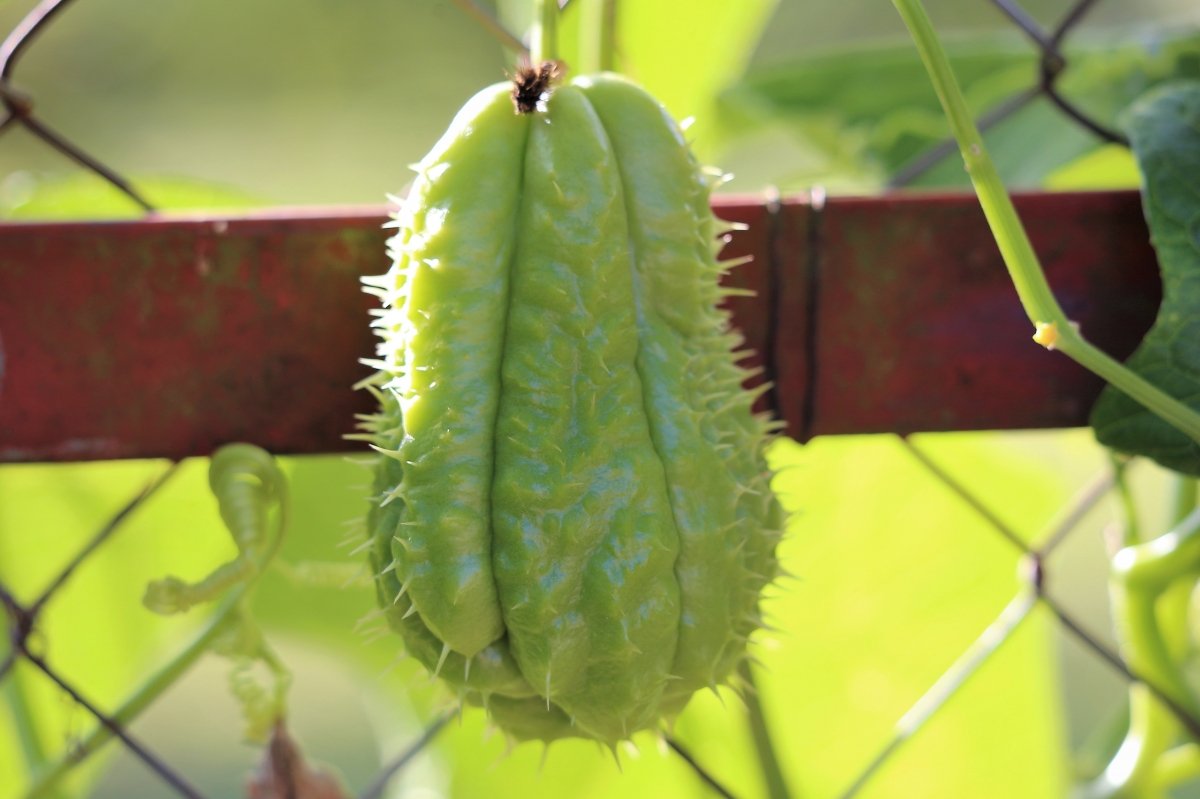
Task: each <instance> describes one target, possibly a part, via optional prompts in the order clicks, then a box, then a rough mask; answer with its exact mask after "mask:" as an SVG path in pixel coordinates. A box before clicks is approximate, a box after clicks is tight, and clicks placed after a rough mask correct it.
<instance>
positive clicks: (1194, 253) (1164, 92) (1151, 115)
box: [1091, 82, 1200, 475]
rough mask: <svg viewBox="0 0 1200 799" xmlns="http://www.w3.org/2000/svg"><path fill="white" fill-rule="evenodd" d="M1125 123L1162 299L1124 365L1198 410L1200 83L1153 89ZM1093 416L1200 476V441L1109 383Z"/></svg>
mask: <svg viewBox="0 0 1200 799" xmlns="http://www.w3.org/2000/svg"><path fill="white" fill-rule="evenodd" d="M1127 127H1128V129H1129V134H1130V140H1131V143H1132V145H1133V151H1134V153H1135V154H1136V155H1137V159H1138V164H1139V166H1140V167H1141V170H1142V175H1143V180H1144V182H1143V188H1142V205H1143V207H1144V208H1145V212H1146V220H1147V222H1148V223H1149V225H1150V237H1151V240H1152V241H1153V243H1154V249H1155V251H1156V252H1157V253H1158V262H1159V267H1160V269H1161V270H1162V279H1163V302H1162V307H1161V308H1160V309H1159V312H1158V318H1157V319H1156V320H1155V323H1154V327H1153V328H1151V329H1150V332H1149V333H1147V334H1146V337H1145V338H1144V339H1143V340H1142V343H1141V345H1140V346H1139V347H1138V349H1137V351H1136V352H1134V354H1133V355H1132V356H1131V357H1130V358H1129V360H1128V361H1127V362H1126V366H1127V367H1129V368H1130V369H1132V370H1133V371H1134V372H1136V373H1138V374H1139V375H1141V376H1142V377H1143V378H1145V379H1146V380H1149V381H1150V382H1151V383H1154V384H1155V385H1156V386H1158V387H1159V388H1160V389H1162V390H1163V391H1165V392H1167V393H1168V394H1170V395H1171V396H1173V397H1175V398H1176V399H1179V400H1181V401H1183V402H1185V403H1187V404H1188V405H1189V406H1190V407H1191V408H1192V409H1193V410H1198V411H1200V189H1198V188H1197V182H1196V180H1197V176H1198V175H1200V82H1190V83H1181V84H1173V85H1169V86H1164V87H1163V88H1162V89H1160V90H1158V91H1155V92H1153V93H1151V94H1150V95H1149V96H1147V97H1146V98H1144V99H1143V100H1142V101H1140V102H1139V103H1138V104H1137V105H1136V106H1134V107H1133V108H1132V109H1131V111H1130V116H1129V123H1128V126H1127ZM1091 422H1092V426H1093V427H1094V428H1095V430H1096V437H1097V438H1098V439H1099V440H1100V443H1102V444H1104V445H1105V446H1108V447H1112V448H1113V449H1117V450H1121V451H1122V452H1129V453H1133V454H1137V455H1146V456H1148V457H1150V458H1153V459H1154V460H1156V461H1157V462H1158V463H1160V464H1162V465H1163V466H1166V467H1167V468H1170V469H1175V470H1177V471H1180V472H1184V473H1186V474H1194V475H1200V443H1197V442H1195V441H1193V440H1192V439H1191V438H1190V437H1188V436H1187V435H1185V434H1184V433H1182V432H1181V431H1179V430H1177V429H1175V428H1174V427H1173V426H1171V425H1170V424H1168V423H1167V422H1165V421H1163V420H1162V419H1160V418H1158V417H1157V416H1155V415H1154V414H1152V413H1151V412H1150V411H1148V410H1146V409H1145V408H1144V407H1143V406H1142V405H1141V404H1140V403H1138V402H1135V401H1134V400H1132V399H1130V398H1129V397H1128V396H1127V395H1125V394H1123V393H1121V392H1120V391H1117V390H1116V389H1114V388H1113V387H1111V386H1108V387H1106V388H1105V389H1104V392H1103V393H1102V394H1101V395H1100V399H1099V400H1097V402H1096V405H1095V407H1094V408H1093V409H1092V418H1091Z"/></svg>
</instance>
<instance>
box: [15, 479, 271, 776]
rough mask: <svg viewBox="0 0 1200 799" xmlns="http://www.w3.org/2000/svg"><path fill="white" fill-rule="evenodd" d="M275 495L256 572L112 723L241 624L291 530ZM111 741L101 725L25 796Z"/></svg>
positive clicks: (129, 716) (135, 710)
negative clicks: (253, 592) (271, 523)
mask: <svg viewBox="0 0 1200 799" xmlns="http://www.w3.org/2000/svg"><path fill="white" fill-rule="evenodd" d="M276 490H277V491H278V506H279V513H278V514H277V516H276V517H275V525H274V529H273V535H272V537H271V541H270V544H269V545H268V546H266V547H264V548H262V549H260V550H259V551H258V552H257V553H256V555H257V557H255V558H254V559H253V566H252V567H251V568H249V569H248V570H247V571H248V577H247V579H246V580H245V581H243V582H240V583H237V584H235V585H234V586H233V587H232V588H230V589H229V591H228V593H226V594H225V596H224V598H223V599H222V601H221V603H220V605H218V606H217V609H216V611H215V612H214V613H213V615H212V617H211V618H210V620H209V623H208V625H207V626H206V627H205V628H204V629H203V630H202V631H201V632H200V634H199V635H197V636H196V637H195V638H194V639H193V640H192V641H191V643H189V644H188V645H187V646H186V647H184V648H183V650H182V651H180V652H179V653H178V654H177V655H176V656H175V657H174V658H172V659H171V660H170V661H169V662H168V663H166V664H165V665H164V666H163V667H162V668H160V669H159V670H158V671H157V672H155V673H154V674H153V675H152V676H151V677H150V678H149V679H148V680H147V681H146V682H144V683H142V685H141V686H140V687H139V688H138V689H137V690H136V691H135V692H134V693H133V695H132V696H130V697H129V698H128V699H126V700H125V702H124V703H123V704H122V705H121V706H120V707H119V708H117V710H116V711H115V712H113V713H112V714H111V716H110V718H111V719H112V720H113V721H114V722H116V723H117V724H119V725H121V726H127V725H129V724H131V723H132V722H133V721H134V720H135V719H136V718H137V717H138V716H139V715H140V714H141V713H142V711H144V710H145V709H146V708H148V707H149V706H150V705H151V704H153V703H154V701H155V700H156V699H158V697H160V696H161V695H162V694H163V693H164V692H166V690H167V689H168V688H170V687H171V686H172V685H174V684H175V683H176V682H177V681H178V680H179V679H180V678H182V677H183V676H184V674H186V673H187V672H188V670H189V669H191V667H192V666H193V665H195V663H196V662H197V661H198V660H199V659H200V657H201V656H202V655H204V654H205V653H206V652H210V651H212V650H213V649H214V647H215V646H216V645H217V644H218V643H219V641H220V639H221V637H222V636H223V635H224V634H225V632H226V631H227V630H228V629H229V627H230V625H232V624H237V623H238V622H239V617H240V616H241V615H242V614H243V613H244V612H245V604H246V600H247V599H248V597H249V595H250V591H251V590H252V589H253V588H254V586H255V585H256V584H257V583H258V580H259V578H260V577H261V576H262V574H263V572H264V571H266V567H267V566H268V565H269V564H270V563H271V561H272V560H273V559H274V558H275V555H276V554H277V553H278V551H279V548H280V546H281V545H282V543H283V536H284V531H285V530H287V527H288V521H289V510H288V507H289V504H290V503H289V501H288V496H287V491H286V483H284V482H283V481H280V482H279V484H278V485H277V486H276ZM112 738H113V734H112V732H111V731H110V730H109V729H108V728H107V727H105V726H104V725H103V724H98V725H97V726H96V728H95V729H94V730H92V732H91V733H90V734H89V735H88V736H87V737H86V738H84V739H83V740H82V741H80V742H78V743H77V744H76V745H74V746H72V747H71V749H70V750H69V751H68V752H67V753H66V754H64V755H63V756H62V757H60V758H59V759H58V760H56V761H55V762H54V764H53V765H51V766H50V767H49V768H47V769H46V770H45V771H43V772H41V773H39V774H38V775H37V776H36V779H35V780H34V782H33V784H32V785H31V786H30V788H29V790H28V791H27V792H26V794H25V797H26V799H44V797H47V796H50V795H51V793H50V792H51V791H52V790H53V789H54V788H55V787H56V786H57V785H58V784H59V783H60V782H61V781H62V780H63V779H64V778H65V777H66V776H67V775H68V774H69V773H70V772H71V770H72V769H74V768H75V767H76V766H77V765H79V764H80V763H81V762H83V761H84V760H85V759H87V758H88V757H90V756H91V755H92V754H93V753H94V752H96V751H97V750H98V749H100V747H102V746H103V745H104V744H106V743H107V742H108V741H110V740H111V739H112Z"/></svg>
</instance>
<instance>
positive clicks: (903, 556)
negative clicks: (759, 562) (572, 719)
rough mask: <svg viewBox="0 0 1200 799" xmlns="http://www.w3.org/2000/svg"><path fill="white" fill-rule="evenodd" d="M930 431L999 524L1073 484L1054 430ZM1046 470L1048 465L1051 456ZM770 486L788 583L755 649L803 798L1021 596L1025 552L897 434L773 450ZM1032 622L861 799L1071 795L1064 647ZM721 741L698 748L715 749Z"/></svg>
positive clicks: (828, 784) (1016, 520) (836, 780)
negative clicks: (771, 638)
mask: <svg viewBox="0 0 1200 799" xmlns="http://www.w3.org/2000/svg"><path fill="white" fill-rule="evenodd" d="M1012 438H1014V437H1011V436H1004V437H1001V436H995V435H993V436H986V437H985V436H978V435H974V436H973V435H968V434H957V435H939V436H921V437H919V438H918V439H917V443H918V444H919V445H920V446H921V447H922V449H923V450H924V451H925V452H926V453H927V454H929V455H930V456H931V457H933V458H934V460H935V461H937V462H938V463H940V464H941V465H942V466H943V467H944V468H946V469H947V470H949V471H950V472H951V473H952V474H954V475H955V477H956V478H957V479H959V480H960V481H962V482H964V483H965V484H966V485H968V486H969V487H970V488H971V490H972V491H974V492H976V493H977V495H978V496H979V497H980V498H981V499H982V500H983V501H984V502H985V504H986V505H988V506H989V507H992V508H996V509H999V510H1000V515H1001V516H1002V517H1003V519H1004V521H1005V522H1006V523H1008V524H1009V525H1011V526H1012V527H1014V528H1015V529H1017V530H1018V531H1021V532H1027V533H1028V534H1032V533H1034V532H1037V531H1038V530H1039V529H1040V528H1041V527H1042V525H1043V524H1045V521H1046V520H1047V519H1048V518H1049V517H1050V516H1051V515H1052V514H1053V513H1055V512H1056V511H1057V509H1058V507H1059V506H1060V504H1061V503H1062V502H1063V499H1064V496H1065V495H1066V492H1067V490H1068V484H1067V481H1066V480H1065V479H1064V475H1063V473H1062V471H1061V470H1056V468H1055V465H1054V464H1053V463H1052V461H1053V459H1054V456H1055V444H1054V443H1053V442H1052V441H1050V440H1048V439H1047V438H1043V439H1041V443H1040V444H1039V445H1038V446H1037V447H1036V449H1035V451H1036V453H1037V458H1038V460H1034V459H1033V458H1032V457H1031V454H1030V453H1029V452H1017V451H1014V450H1013V448H1012V445H1011V440H1012ZM1043 458H1044V459H1045V460H1042V459H1043ZM771 463H772V467H773V468H774V469H776V470H777V473H778V474H779V476H778V477H777V478H776V482H775V486H776V489H777V490H778V491H780V492H781V495H782V497H783V500H784V502H785V506H786V507H788V508H789V509H792V510H794V511H796V512H797V514H798V515H797V516H795V517H794V518H793V520H792V522H791V524H790V525H789V528H788V536H787V537H786V538H785V539H784V546H783V549H782V551H781V554H780V557H781V560H782V561H783V564H784V566H785V567H786V568H787V569H788V570H790V571H791V572H792V573H794V574H795V575H796V580H795V581H794V582H791V583H786V584H784V585H783V586H781V590H780V591H779V592H778V593H779V596H778V598H776V599H772V600H770V601H769V602H768V603H767V604H766V606H765V609H766V611H767V614H768V619H769V620H771V621H772V623H773V624H775V625H776V626H778V627H781V628H782V632H781V634H780V635H779V636H778V640H777V641H776V642H775V645H774V646H772V647H769V648H768V647H764V648H763V651H761V652H759V653H756V655H757V657H759V658H760V659H761V660H762V661H763V663H764V666H765V674H766V675H767V678H766V679H765V680H764V681H763V684H762V685H761V686H760V689H761V690H760V693H761V694H762V696H763V698H764V701H765V703H766V708H767V711H768V714H769V720H770V721H772V722H773V727H774V730H775V734H776V735H777V736H778V739H779V740H780V741H782V742H784V751H785V752H789V753H792V755H791V757H788V758H786V761H785V764H784V765H785V769H786V770H787V773H788V775H789V777H790V778H791V784H792V787H793V790H794V791H795V793H796V794H797V795H799V796H838V795H841V793H842V792H843V791H844V790H846V788H848V787H849V785H850V784H851V783H852V782H853V781H854V779H855V777H856V776H857V775H858V774H859V773H860V772H861V770H862V769H863V768H864V767H866V765H867V764H868V763H869V762H870V761H871V760H872V758H873V757H874V756H875V755H876V754H877V753H878V752H879V751H881V750H882V749H883V747H884V745H885V744H886V743H887V741H888V740H889V739H890V738H891V736H892V735H893V729H894V725H895V724H896V722H897V721H898V720H899V719H900V718H901V716H902V715H903V714H904V713H905V712H906V711H908V709H909V708H910V707H911V706H912V705H913V703H915V702H916V701H917V700H918V698H919V697H921V696H922V695H923V694H924V693H925V691H927V690H928V689H929V687H930V686H932V685H933V684H934V682H935V681H936V680H937V679H938V678H939V677H940V676H941V675H942V673H943V672H944V671H945V670H946V669H947V668H948V667H949V666H950V665H951V664H952V663H953V662H954V661H955V659H956V658H957V657H959V655H961V653H962V652H963V650H964V649H965V648H966V647H967V646H968V645H969V644H970V643H971V642H972V641H973V640H974V639H975V638H976V637H977V636H978V635H979V634H980V633H981V632H982V631H983V630H984V629H985V628H986V627H987V625H989V624H990V623H991V622H992V621H993V619H994V618H995V617H996V615H997V614H998V613H999V612H1000V610H1001V608H1003V607H1004V606H1005V604H1006V603H1007V602H1008V601H1009V600H1010V599H1011V598H1012V596H1013V595H1014V594H1015V593H1016V591H1017V590H1018V587H1019V581H1018V580H1017V579H1016V577H1015V574H1016V565H1017V563H1016V562H1017V553H1016V551H1015V550H1014V549H1013V548H1012V547H1011V546H1009V545H1008V544H1007V543H1006V542H1005V541H1003V540H1002V539H1001V538H1000V536H998V535H997V534H996V532H995V531H994V530H992V529H990V527H989V525H988V524H987V523H985V522H983V521H982V520H981V518H980V517H979V516H978V515H976V514H975V513H974V512H973V511H971V510H970V509H969V508H968V507H967V506H966V505H965V504H963V503H962V502H961V501H960V500H959V498H958V497H956V496H954V495H953V494H952V493H951V492H949V491H948V490H946V487H945V486H944V485H943V484H941V483H940V482H939V481H938V480H937V479H935V478H934V477H932V476H931V475H930V474H929V473H928V472H927V471H925V470H924V468H922V467H921V466H920V465H919V464H918V463H917V462H916V460H915V459H914V458H913V457H912V456H911V455H909V454H908V453H906V452H905V451H904V450H903V448H902V447H901V446H900V445H899V444H898V443H897V442H896V440H895V439H894V438H892V437H889V436H855V437H837V438H818V439H816V440H814V441H812V442H810V443H808V444H806V445H805V446H804V447H799V446H797V445H796V444H795V443H793V442H791V441H781V442H780V443H779V444H778V445H777V446H776V447H775V448H774V449H773V450H772V452H771ZM1049 632H1050V630H1049V628H1048V627H1047V625H1046V624H1045V619H1043V618H1040V617H1038V616H1036V615H1035V616H1034V617H1033V618H1031V619H1028V620H1027V621H1026V622H1025V623H1024V625H1023V626H1022V627H1021V628H1020V629H1019V630H1018V632H1017V633H1016V634H1015V635H1014V636H1013V637H1012V638H1011V639H1010V640H1008V641H1007V642H1005V643H1004V644H1003V646H1002V647H1001V648H1000V649H999V651H997V652H996V654H995V655H993V657H992V659H991V660H990V661H989V662H988V663H987V664H986V665H985V666H984V667H983V669H982V670H981V671H980V672H979V673H978V674H976V675H975V676H974V677H973V678H972V679H971V681H970V682H968V683H967V684H966V685H965V686H964V687H963V689H962V690H961V691H960V693H959V694H957V695H956V696H955V697H954V698H953V699H951V700H950V702H949V703H948V704H947V705H946V706H945V707H944V708H943V709H942V710H940V711H939V712H938V713H937V714H935V715H934V716H933V717H932V719H931V720H930V721H929V722H928V723H927V724H926V725H925V726H923V727H922V728H921V729H920V730H918V731H917V732H916V734H915V735H914V736H913V738H912V739H911V740H909V741H907V742H906V743H905V744H904V745H903V746H902V747H900V748H899V749H898V750H897V751H896V752H895V753H894V755H893V756H892V757H891V758H890V759H889V760H888V762H887V765H886V766H885V767H884V769H883V770H882V771H881V772H880V773H879V774H878V775H877V777H876V778H875V779H874V780H873V781H872V782H870V783H869V784H868V785H867V787H866V788H865V789H864V790H863V792H862V794H861V795H862V796H863V797H864V799H866V798H867V797H907V796H913V797H916V796H920V797H966V796H979V797H1016V796H1020V797H1027V798H1029V799H1032V798H1033V797H1045V799H1052V798H1056V797H1061V796H1063V795H1065V791H1064V790H1063V788H1064V786H1065V780H1066V773H1065V764H1066V754H1065V751H1064V743H1065V741H1064V738H1065V736H1064V730H1063V721H1062V719H1061V717H1060V712H1061V711H1060V710H1059V708H1060V704H1059V702H1058V699H1057V686H1056V684H1055V676H1054V675H1055V670H1056V654H1055V647H1054V646H1053V641H1052V638H1051V637H1050V635H1049V634H1048V633H1049ZM722 745H723V743H722V741H721V739H720V738H719V737H714V738H713V739H712V740H710V741H707V742H706V745H705V749H704V750H703V751H705V752H707V751H711V750H716V749H718V748H719V747H720V746H722Z"/></svg>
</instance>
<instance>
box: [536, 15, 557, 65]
mask: <svg viewBox="0 0 1200 799" xmlns="http://www.w3.org/2000/svg"><path fill="white" fill-rule="evenodd" d="M558 14H559V9H558V0H533V19H534V23H533V35H532V36H531V37H530V39H531V41H530V43H529V60H530V63H532V64H540V63H542V62H543V61H553V60H554V59H555V58H557V57H558Z"/></svg>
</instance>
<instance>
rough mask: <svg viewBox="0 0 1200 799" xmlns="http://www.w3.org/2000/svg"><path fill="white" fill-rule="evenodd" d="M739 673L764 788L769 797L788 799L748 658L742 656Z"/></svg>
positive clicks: (785, 785) (785, 784) (785, 781)
mask: <svg viewBox="0 0 1200 799" xmlns="http://www.w3.org/2000/svg"><path fill="white" fill-rule="evenodd" d="M738 676H739V677H740V678H741V680H742V683H743V685H744V686H745V690H744V691H743V692H742V699H743V701H744V702H745V704H746V718H747V721H748V722H749V724H750V736H751V738H752V739H753V740H754V751H755V753H756V754H757V755H758V766H759V770H760V771H761V772H762V778H763V782H764V783H765V784H766V787H767V796H768V797H769V799H788V797H789V795H790V794H789V793H788V788H787V780H786V779H784V776H783V769H782V768H781V767H780V765H779V756H778V755H777V754H776V752H775V746H774V744H772V743H771V730H770V728H769V727H768V726H767V719H766V716H765V714H764V713H763V706H762V698H761V697H760V696H759V695H758V685H757V684H756V683H755V679H754V669H753V667H752V666H751V665H750V661H749V660H745V659H743V660H742V662H741V664H740V665H739V666H738Z"/></svg>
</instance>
